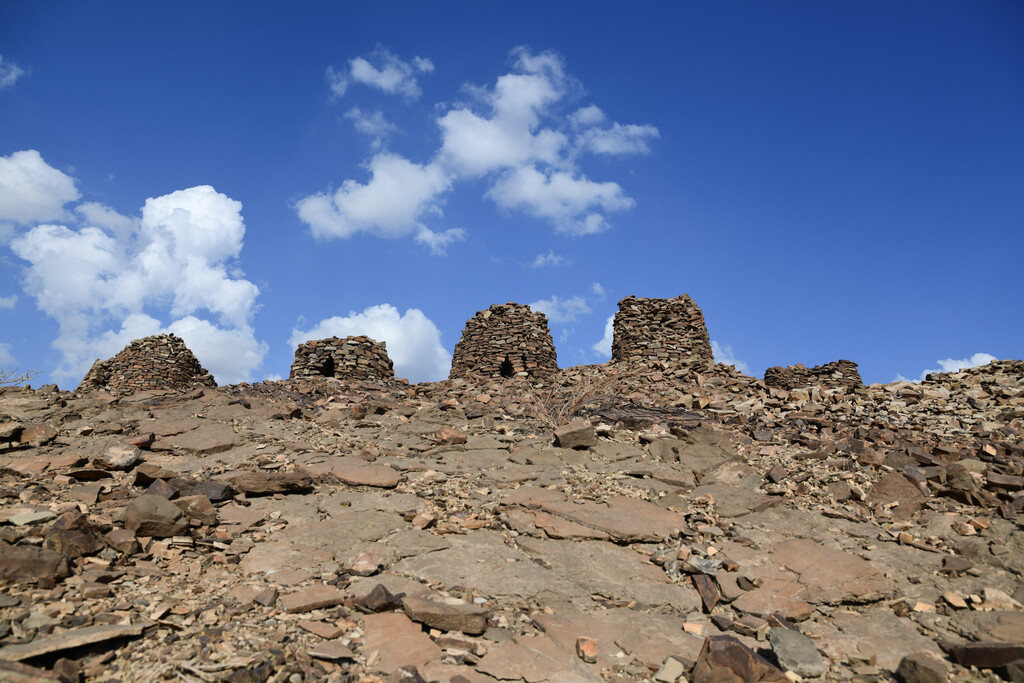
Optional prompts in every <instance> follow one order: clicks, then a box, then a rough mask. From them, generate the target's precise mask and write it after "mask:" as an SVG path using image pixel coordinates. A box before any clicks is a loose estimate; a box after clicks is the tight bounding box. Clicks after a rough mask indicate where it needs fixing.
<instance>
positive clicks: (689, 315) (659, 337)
mask: <svg viewBox="0 0 1024 683" xmlns="http://www.w3.org/2000/svg"><path fill="white" fill-rule="evenodd" d="M612 331H613V337H612V361H614V362H623V363H660V364H662V365H664V366H666V367H672V366H680V365H694V366H706V365H709V364H711V363H713V362H714V354H713V353H712V351H711V341H710V340H709V338H708V328H707V326H705V324H704V314H703V313H702V312H701V310H700V307H699V306H697V304H696V303H695V302H694V301H693V299H691V298H690V296H689V295H688V294H683V295H682V296H677V297H675V298H672V299H644V298H638V297H635V296H630V297H626V298H625V299H623V300H622V301H620V302H619V311H618V313H616V314H615V321H614V322H613V323H612Z"/></svg>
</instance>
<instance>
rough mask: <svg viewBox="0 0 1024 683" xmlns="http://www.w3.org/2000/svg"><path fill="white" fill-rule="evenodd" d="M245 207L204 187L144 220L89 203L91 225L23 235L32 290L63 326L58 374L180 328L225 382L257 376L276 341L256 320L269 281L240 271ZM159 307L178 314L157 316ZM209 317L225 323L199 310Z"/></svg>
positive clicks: (68, 375) (152, 208)
mask: <svg viewBox="0 0 1024 683" xmlns="http://www.w3.org/2000/svg"><path fill="white" fill-rule="evenodd" d="M72 189H74V187H73V185H72ZM65 194H66V195H68V196H70V195H73V196H74V197H77V195H78V192H77V190H74V192H73V193H65ZM241 208H242V205H241V204H240V203H239V202H237V201H234V200H233V199H230V198H229V197H227V196H225V195H223V194H220V193H218V192H217V191H216V190H214V189H213V188H212V187H209V186H199V187H193V188H190V189H187V190H179V191H177V192H172V193H171V194H168V195H164V196H162V197H156V198H150V199H148V200H146V203H145V206H144V207H143V209H142V215H141V217H139V218H127V217H125V216H121V215H120V214H118V213H117V212H115V211H113V210H112V209H110V208H109V207H105V206H102V205H99V204H94V203H86V204H82V205H80V206H79V207H77V209H76V212H77V213H78V214H80V215H81V216H82V217H83V218H84V219H85V221H87V222H88V224H87V225H85V226H84V227H81V228H79V229H77V230H76V229H72V228H69V227H67V226H65V225H54V224H43V225H37V226H36V227H34V228H32V229H31V230H29V231H28V232H26V233H25V234H24V235H21V236H19V237H16V238H15V239H13V240H12V241H11V249H12V251H13V252H14V253H15V254H16V255H18V256H19V257H21V258H22V259H24V260H25V261H27V262H28V263H29V266H28V268H27V269H26V273H25V279H24V287H25V291H26V292H27V293H28V294H29V295H31V296H33V297H34V298H35V300H36V305H37V306H38V307H39V309H40V310H42V311H43V312H45V313H47V314H48V315H49V316H51V317H52V318H53V319H54V320H56V321H57V323H58V326H59V329H60V332H59V335H58V338H57V339H56V340H55V341H54V343H53V346H54V348H56V349H57V350H58V351H60V353H61V355H62V361H61V365H60V366H59V367H58V368H57V369H56V370H55V371H54V373H53V374H54V376H55V377H57V378H60V379H64V380H67V379H76V378H78V377H81V375H82V374H84V373H85V371H86V370H87V369H88V367H89V365H90V364H91V363H92V362H93V360H95V359H96V358H105V357H109V356H111V355H113V354H114V353H116V352H117V351H119V350H120V349H121V348H122V347H124V346H125V345H126V344H127V343H128V342H129V341H131V340H132V339H136V338H138V337H144V336H148V335H151V334H156V333H159V332H166V331H171V332H175V333H177V334H179V335H180V336H181V337H182V338H183V339H185V341H186V344H188V345H189V346H190V348H192V350H193V352H195V353H196V355H197V356H198V357H199V360H200V362H202V363H203V364H204V365H205V366H206V368H207V369H208V370H210V372H212V373H213V374H214V376H215V377H216V378H217V380H218V381H219V382H221V383H224V382H239V381H245V380H248V379H249V378H250V375H251V372H252V371H253V370H254V369H255V368H256V367H258V366H259V365H260V363H261V362H262V359H263V357H264V356H265V355H266V351H267V346H266V344H264V343H262V342H259V341H257V340H256V338H255V335H254V332H253V330H252V327H251V325H250V321H251V318H252V314H253V312H254V311H255V309H256V298H257V296H258V295H259V289H258V288H257V287H256V286H255V285H254V284H253V283H251V282H249V281H248V280H245V279H243V278H242V277H240V276H238V275H237V274H235V272H234V269H235V265H234V261H235V259H237V258H238V256H239V255H240V253H241V250H242V242H243V239H244V235H245V225H244V223H243V221H242V215H241ZM229 269H231V273H229ZM158 310H166V311H167V313H168V316H169V317H170V319H171V320H172V321H173V322H171V323H170V324H169V325H167V326H166V327H165V326H163V325H162V324H161V322H160V321H159V320H158V319H156V318H155V317H153V316H152V315H150V313H151V312H155V311H158ZM206 315H209V316H212V317H213V319H214V320H215V322H214V321H209V320H204V319H201V318H200V317H197V316H206ZM111 324H113V325H114V327H110V325H111Z"/></svg>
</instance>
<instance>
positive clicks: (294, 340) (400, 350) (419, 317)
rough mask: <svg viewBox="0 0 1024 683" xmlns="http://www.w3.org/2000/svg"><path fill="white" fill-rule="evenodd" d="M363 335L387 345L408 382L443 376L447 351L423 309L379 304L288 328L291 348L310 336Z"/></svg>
mask: <svg viewBox="0 0 1024 683" xmlns="http://www.w3.org/2000/svg"><path fill="white" fill-rule="evenodd" d="M356 335H366V336H367V337H370V338H372V339H374V340H375V341H379V342H384V343H385V344H386V345H387V349H388V356H389V357H390V358H391V360H392V362H394V365H395V375H396V376H397V377H405V378H407V379H408V380H409V381H411V382H434V381H438V380H442V379H447V377H448V371H449V370H450V369H451V364H452V357H451V354H450V353H448V351H447V350H446V349H445V348H444V346H443V345H442V344H441V331H440V330H439V329H438V328H437V325H435V324H434V323H433V321H432V320H430V318H428V317H427V316H426V315H424V314H423V311H421V310H419V309H416V308H410V309H408V310H406V312H405V313H404V314H402V313H399V311H398V309H397V308H395V307H394V306H392V305H391V304H379V305H377V306H370V307H368V308H366V309H364V310H363V311H362V312H361V313H356V312H355V311H352V312H350V313H349V314H348V315H347V316H334V317H331V318H325V319H324V320H321V321H320V322H319V323H317V324H316V325H314V326H313V327H311V328H309V329H307V330H300V329H298V328H296V329H293V330H292V336H291V337H290V338H289V339H288V343H289V344H291V345H292V346H293V347H295V346H298V345H299V344H303V343H305V342H307V341H309V340H311V339H326V338H327V337H348V336H356Z"/></svg>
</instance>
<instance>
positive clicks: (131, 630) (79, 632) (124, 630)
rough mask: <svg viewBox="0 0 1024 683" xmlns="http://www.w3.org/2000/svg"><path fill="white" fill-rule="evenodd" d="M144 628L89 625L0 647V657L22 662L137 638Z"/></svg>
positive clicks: (118, 625)
mask: <svg viewBox="0 0 1024 683" xmlns="http://www.w3.org/2000/svg"><path fill="white" fill-rule="evenodd" d="M143 628H144V624H131V625H127V626H125V625H120V624H117V625H105V626H88V627H86V628H80V629H76V630H74V631H68V632H67V633H62V634H60V635H57V636H50V637H48V638H38V639H36V640H33V641H32V642H31V643H25V644H24V645H8V646H7V647H5V648H2V649H0V659H3V660H6V661H9V662H20V661H22V660H24V659H31V658H32V657H40V656H42V655H48V654H53V653H55V652H62V651H64V650H71V649H74V648H76V647H82V646H83V645H95V644H96V643H103V642H106V641H108V640H116V639H118V638H135V637H137V636H140V635H142V630H143Z"/></svg>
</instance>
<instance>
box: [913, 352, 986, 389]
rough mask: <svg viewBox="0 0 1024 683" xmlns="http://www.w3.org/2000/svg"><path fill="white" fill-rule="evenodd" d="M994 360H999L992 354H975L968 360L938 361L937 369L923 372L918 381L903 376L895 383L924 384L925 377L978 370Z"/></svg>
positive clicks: (947, 359) (948, 359)
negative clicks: (941, 373)
mask: <svg viewBox="0 0 1024 683" xmlns="http://www.w3.org/2000/svg"><path fill="white" fill-rule="evenodd" d="M994 360H999V359H998V358H996V357H995V356H993V355H992V354H990V353H975V354H973V355H971V356H968V357H967V358H946V359H943V360H936V361H935V362H936V363H938V364H939V367H937V368H929V369H926V370H922V371H921V374H920V375H919V376H918V378H917V379H909V378H907V377H904V376H903V375H896V379H895V380H893V381H894V382H923V381H924V379H925V377H927V376H928V375H930V374H933V373H939V372H946V373H948V372H959V371H960V370H966V369H968V368H976V367H978V366H981V365H988V364H989V363H991V362H992V361H994Z"/></svg>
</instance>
